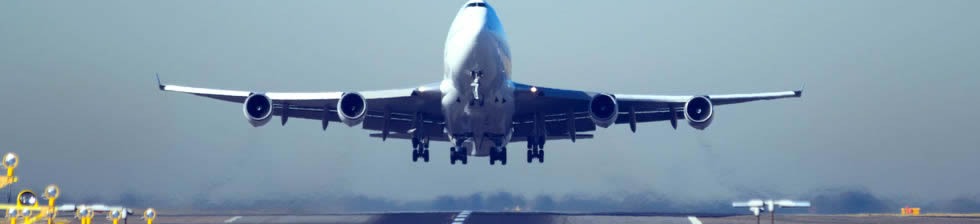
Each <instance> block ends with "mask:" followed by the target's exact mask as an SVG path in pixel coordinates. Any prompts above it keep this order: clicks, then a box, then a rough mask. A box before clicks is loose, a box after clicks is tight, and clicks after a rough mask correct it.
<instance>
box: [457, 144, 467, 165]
mask: <svg viewBox="0 0 980 224" xmlns="http://www.w3.org/2000/svg"><path fill="white" fill-rule="evenodd" d="M468 157H469V156H467V155H466V148H462V150H460V151H459V160H461V161H463V165H466V163H467V162H468V161H467V160H469V158H468Z"/></svg>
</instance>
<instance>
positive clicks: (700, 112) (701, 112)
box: [684, 96, 714, 130]
mask: <svg viewBox="0 0 980 224" xmlns="http://www.w3.org/2000/svg"><path fill="white" fill-rule="evenodd" d="M713 110H714V109H713V108H712V105H711V99H708V97H706V96H696V97H694V98H691V99H690V100H688V101H687V103H685V104H684V118H686V119H687V123H688V124H690V125H691V127H693V128H696V129H698V130H704V129H705V128H707V127H708V125H711V120H712V119H714V111H713Z"/></svg>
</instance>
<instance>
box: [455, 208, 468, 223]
mask: <svg viewBox="0 0 980 224" xmlns="http://www.w3.org/2000/svg"><path fill="white" fill-rule="evenodd" d="M470 213H471V212H470V211H469V210H463V211H461V212H459V214H456V219H453V224H463V221H466V217H469V216H470Z"/></svg>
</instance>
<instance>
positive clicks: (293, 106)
mask: <svg viewBox="0 0 980 224" xmlns="http://www.w3.org/2000/svg"><path fill="white" fill-rule="evenodd" d="M157 84H158V86H159V88H160V90H162V91H168V92H181V93H188V94H193V95H197V96H203V97H207V98H212V99H217V100H222V101H228V102H234V103H244V102H245V100H246V99H247V98H248V97H249V96H251V95H253V94H264V95H265V96H267V97H268V98H269V100H270V101H271V102H272V109H273V110H272V116H278V117H280V119H281V122H282V125H285V124H286V121H287V119H288V118H300V119H309V120H317V121H321V122H322V127H323V128H324V129H326V128H327V125H328V122H341V119H340V117H339V116H338V114H337V101H339V100H340V98H341V97H342V96H343V95H344V94H345V93H358V94H360V95H361V96H363V98H364V102H366V108H365V113H366V114H365V115H364V121H363V125H362V128H364V129H368V130H375V131H385V130H386V129H387V130H388V131H389V132H391V133H414V132H415V131H416V130H417V131H420V132H421V133H423V134H425V135H426V136H441V135H444V134H443V133H442V126H443V124H444V123H445V122H444V118H443V117H442V115H441V114H442V112H441V110H440V99H441V96H442V94H441V92H440V90H439V83H431V84H427V85H423V86H420V87H416V88H406V89H392V90H378V91H360V92H260V91H243V90H223V89H209V88H198V87H188V86H180V85H165V84H163V83H161V82H160V77H159V76H157ZM419 114H422V115H424V116H418V117H417V116H416V115H419ZM386 117H388V118H390V119H385V118H386ZM385 120H388V121H389V122H387V123H386V122H385ZM416 121H419V122H421V123H422V124H423V125H421V126H422V127H423V128H415V126H418V125H416V124H417V123H416Z"/></svg>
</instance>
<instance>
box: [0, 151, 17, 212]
mask: <svg viewBox="0 0 980 224" xmlns="http://www.w3.org/2000/svg"><path fill="white" fill-rule="evenodd" d="M17 163H18V159H17V154H14V153H12V152H8V153H7V154H6V155H4V156H3V168H7V175H6V176H3V178H0V188H4V187H7V186H8V185H11V184H14V183H17V177H16V176H14V168H17ZM10 193H11V191H10V188H7V203H10Z"/></svg>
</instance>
